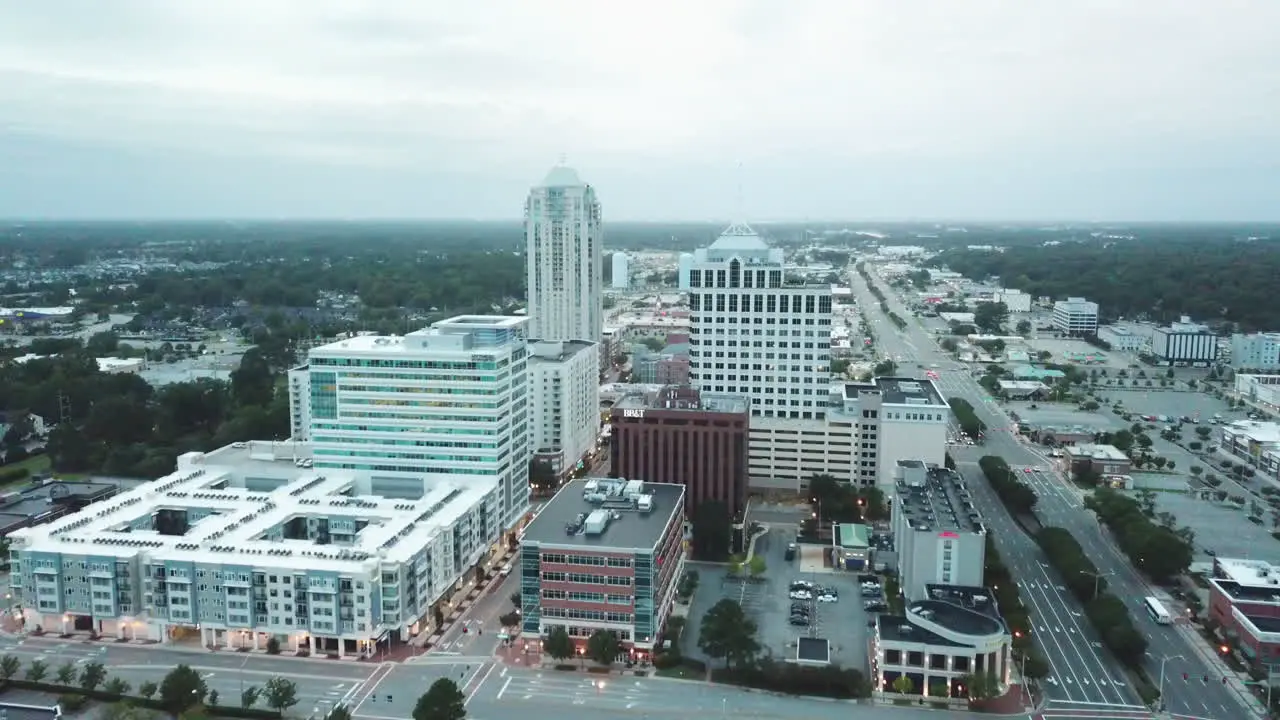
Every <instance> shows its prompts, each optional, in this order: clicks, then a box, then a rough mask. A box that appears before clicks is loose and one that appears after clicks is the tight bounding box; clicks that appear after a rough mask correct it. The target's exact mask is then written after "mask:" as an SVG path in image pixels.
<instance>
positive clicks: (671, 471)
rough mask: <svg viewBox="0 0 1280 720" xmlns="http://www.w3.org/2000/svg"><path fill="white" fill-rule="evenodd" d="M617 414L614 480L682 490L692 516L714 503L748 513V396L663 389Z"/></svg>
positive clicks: (628, 399)
mask: <svg viewBox="0 0 1280 720" xmlns="http://www.w3.org/2000/svg"><path fill="white" fill-rule="evenodd" d="M610 417H611V423H612V426H613V428H612V436H611V440H610V442H611V443H612V445H611V447H610V456H609V459H610V472H609V474H610V475H612V476H613V477H617V478H641V479H644V480H646V481H650V482H655V483H672V484H678V485H683V486H685V488H686V489H687V491H688V494H687V496H686V505H687V512H688V513H689V514H690V515H692V514H693V513H694V512H695V511H696V509H697V507H698V505H699V504H701V503H703V502H706V501H708V500H715V501H719V502H722V503H724V504H725V506H726V507H727V508H728V509H729V514H730V515H731V516H732V517H735V518H737V517H739V516H740V515H741V513H742V511H743V509H744V505H745V503H746V496H747V463H748V459H747V442H748V437H747V436H748V432H749V430H750V423H751V405H750V403H749V402H748V401H747V399H746V398H743V397H739V396H737V395H712V394H710V393H699V392H698V391H697V390H695V389H693V388H691V387H687V386H686V387H664V388H662V389H661V390H659V391H658V392H656V393H654V392H649V393H634V394H631V395H626V396H624V397H622V398H621V399H619V400H618V402H617V404H615V405H614V406H613V409H612V412H611V413H610Z"/></svg>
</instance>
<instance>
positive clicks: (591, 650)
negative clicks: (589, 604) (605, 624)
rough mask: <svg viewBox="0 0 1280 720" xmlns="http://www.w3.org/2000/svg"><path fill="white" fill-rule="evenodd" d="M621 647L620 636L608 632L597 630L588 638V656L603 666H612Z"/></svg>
mask: <svg viewBox="0 0 1280 720" xmlns="http://www.w3.org/2000/svg"><path fill="white" fill-rule="evenodd" d="M619 647H620V645H619V643H618V636H617V635H614V634H613V633H611V632H609V631H608V630H596V631H595V632H594V633H591V637H589V638H587V656H588V657H590V658H591V659H592V660H595V661H596V662H598V663H600V664H601V665H606V666H607V665H612V664H613V663H614V661H616V660H617V658H618V649H619Z"/></svg>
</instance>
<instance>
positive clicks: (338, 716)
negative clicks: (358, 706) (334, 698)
mask: <svg viewBox="0 0 1280 720" xmlns="http://www.w3.org/2000/svg"><path fill="white" fill-rule="evenodd" d="M324 720H351V711H350V710H348V709H347V706H346V705H334V706H333V709H332V710H330V711H329V714H328V715H325V716H324Z"/></svg>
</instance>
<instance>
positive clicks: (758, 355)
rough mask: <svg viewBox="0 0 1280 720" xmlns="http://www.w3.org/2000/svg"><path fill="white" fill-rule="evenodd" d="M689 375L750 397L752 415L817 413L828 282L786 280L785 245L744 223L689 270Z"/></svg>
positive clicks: (820, 413) (826, 349)
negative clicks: (777, 244) (781, 247)
mask: <svg viewBox="0 0 1280 720" xmlns="http://www.w3.org/2000/svg"><path fill="white" fill-rule="evenodd" d="M689 286H690V290H689V308H690V318H689V324H690V327H689V333H690V338H689V344H690V348H689V361H690V362H689V368H690V372H689V379H690V382H691V384H692V385H693V386H694V387H696V388H697V389H698V390H700V391H702V392H708V393H717V394H725V393H728V394H737V395H745V396H748V397H750V398H751V414H752V415H753V416H757V417H765V418H770V417H773V418H789V419H793V420H821V419H822V418H823V417H824V416H825V414H826V409H825V405H826V396H827V386H828V384H829V383H830V380H831V287H830V286H829V285H800V284H790V283H788V282H787V280H786V273H785V268H784V267H783V252H782V251H781V250H772V249H770V248H769V246H768V245H767V244H765V242H764V240H763V239H762V238H761V237H760V235H759V234H757V233H756V231H755V230H752V229H751V227H750V226H748V225H746V224H735V225H732V226H730V227H729V228H728V229H726V230H725V231H724V232H723V233H721V235H720V237H719V238H718V239H717V240H716V241H715V242H714V243H712V244H711V246H710V247H707V248H703V249H701V250H698V252H697V253H696V256H695V261H694V264H693V266H692V267H691V268H690V270H689Z"/></svg>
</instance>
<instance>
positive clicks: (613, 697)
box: [496, 673, 711, 712]
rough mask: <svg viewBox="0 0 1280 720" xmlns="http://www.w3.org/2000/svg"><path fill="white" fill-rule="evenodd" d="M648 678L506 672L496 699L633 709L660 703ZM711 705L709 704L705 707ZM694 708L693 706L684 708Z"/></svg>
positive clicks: (658, 694)
mask: <svg viewBox="0 0 1280 720" xmlns="http://www.w3.org/2000/svg"><path fill="white" fill-rule="evenodd" d="M648 685H655V683H653V682H652V681H650V682H648V683H646V681H644V680H637V679H634V678H626V677H618V676H616V675H614V676H604V675H602V676H598V677H582V676H581V675H577V674H576V673H575V674H572V675H569V674H564V675H555V674H551V673H536V674H535V675H532V676H525V675H508V676H507V678H506V679H505V680H504V681H503V684H502V687H501V688H500V689H499V690H498V694H497V698H496V699H497V700H499V701H504V702H513V703H522V702H528V701H542V702H546V701H549V700H550V701H559V702H560V703H563V704H566V705H580V706H586V705H589V706H592V707H600V708H608V709H610V710H634V709H637V708H641V709H644V708H659V707H662V694H661V693H660V692H658V688H657V687H654V688H649V687H648ZM706 709H708V710H709V709H711V708H706ZM686 710H689V711H691V712H696V711H697V708H686Z"/></svg>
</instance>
